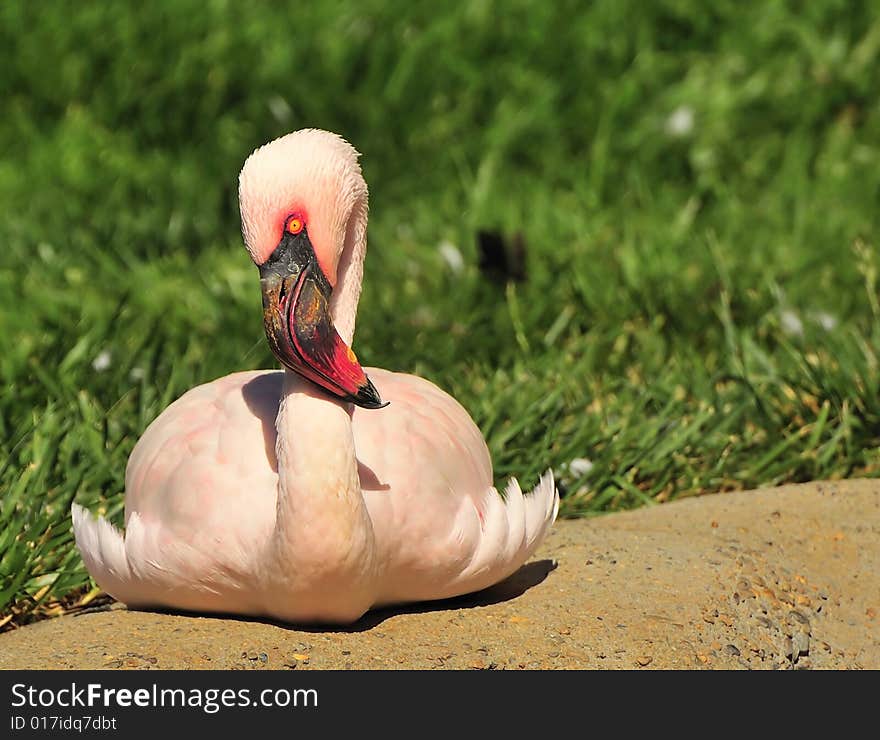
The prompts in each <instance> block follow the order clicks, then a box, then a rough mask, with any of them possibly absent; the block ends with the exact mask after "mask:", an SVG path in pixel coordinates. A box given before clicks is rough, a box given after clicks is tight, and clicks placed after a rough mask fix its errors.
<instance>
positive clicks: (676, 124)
mask: <svg viewBox="0 0 880 740" xmlns="http://www.w3.org/2000/svg"><path fill="white" fill-rule="evenodd" d="M693 130H694V109H693V108H691V107H690V106H689V105H680V106H678V108H676V109H675V110H674V111H672V113H670V114H669V118H667V119H666V133H667V134H668V135H669V136H671V137H673V138H674V139H682V138H684V137H685V136H688V135H689V134H690V133H691V132H693Z"/></svg>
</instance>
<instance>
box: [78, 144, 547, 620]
mask: <svg viewBox="0 0 880 740" xmlns="http://www.w3.org/2000/svg"><path fill="white" fill-rule="evenodd" d="M291 136H295V135H291ZM325 136H331V135H329V134H327V135H325ZM338 141H341V140H337V139H334V140H333V144H334V146H338V143H337V142H338ZM328 156H333V153H332V152H331V154H330V155H328ZM357 174H358V175H359V169H358V170H357ZM249 247H250V244H249ZM318 251H319V247H317V246H316V248H315V252H316V253H317V252H318ZM318 257H319V260H320V262H321V264H322V265H327V264H331V265H332V269H333V271H334V272H336V268H337V267H338V264H333V263H334V257H333V255H332V254H329V255H328V254H327V253H324V254H320V253H319V254H318ZM337 258H338V259H340V260H341V262H342V267H340V268H339V271H340V272H341V273H345V272H346V265H347V264H348V262H347V261H346V259H345V258H344V257H342V258H339V257H338V255H337ZM322 269H323V267H322ZM326 272H329V269H327V270H326ZM348 273H349V275H355V276H356V279H357V280H358V281H359V280H360V270H359V269H356V270H353V271H352V270H348ZM342 279H343V280H344V279H345V278H344V277H343V278H342ZM342 292H343V293H345V291H344V290H343V291H342ZM358 293H359V286H358V287H357V290H353V289H352V288H351V287H349V290H348V294H349V295H352V294H354V295H355V303H356V298H357V294H358ZM335 308H336V311H337V313H340V312H344V311H345V310H346V309H345V308H344V307H343V308H340V307H339V306H336V307H335ZM351 310H353V309H351ZM349 322H350V324H351V327H352V328H351V331H349V332H346V333H347V334H351V333H352V332H353V323H354V322H353V317H350V319H349ZM337 323H338V324H342V323H346V317H342V320H337ZM340 341H344V340H340ZM348 341H349V342H350V337H349V338H348ZM353 357H354V356H353V354H352V355H351V358H353ZM358 370H360V368H359V366H358ZM365 371H366V374H367V375H368V376H369V378H370V379H371V381H372V382H373V383H375V386H376V388H378V389H379V390H380V391H381V394H382V397H383V399H384V400H385V401H387V402H389V404H390V405H388V406H387V407H384V408H378V409H377V408H376V406H375V405H373V406H371V407H368V408H360V407H358V406H352V405H351V403H349V402H346V400H344V399H341V398H333V397H330V396H328V394H327V393H326V392H325V391H324V390H322V389H320V388H318V387H317V386H316V385H315V384H314V383H312V382H310V381H309V380H305V379H304V378H302V377H300V376H299V375H298V374H297V373H295V372H292V371H291V370H289V369H288V370H284V371H253V372H240V373H235V374H232V375H229V376H226V377H223V378H220V379H218V380H216V381H214V382H211V383H207V384H204V385H201V386H198V387H196V388H193V389H192V390H190V391H188V392H187V393H185V394H184V395H183V396H181V397H180V398H179V399H178V400H177V401H175V402H174V403H172V404H171V405H170V406H169V407H168V408H167V409H166V410H165V411H164V412H163V413H162V414H161V415H160V416H159V417H158V418H156V420H155V421H154V422H153V423H152V424H151V425H150V426H149V427H148V429H147V430H146V432H145V433H144V435H143V436H142V438H141V439H140V441H139V442H138V444H137V445H136V447H135V449H134V451H133V452H132V454H131V457H130V459H129V464H128V468H127V470H126V499H125V524H126V531H125V534H124V535H123V533H122V532H120V531H119V530H117V529H116V528H115V527H113V526H112V525H111V524H109V523H108V522H107V521H106V520H103V519H96V518H93V517H92V516H91V515H89V514H88V513H87V512H86V511H85V510H84V509H82V508H81V507H79V506H76V505H74V507H73V522H74V532H75V536H76V540H77V544H78V546H79V549H80V551H81V553H82V556H83V559H84V562H85V564H86V567H87V568H88V570H89V572H90V573H91V574H92V576H93V577H94V578H95V580H96V581H97V582H98V584H99V585H101V586H102V588H104V590H106V591H107V592H109V593H110V594H111V595H113V596H114V597H116V598H117V599H119V600H121V601H123V602H125V603H126V604H128V605H129V606H132V607H140V608H150V607H172V608H177V609H186V610H195V611H208V612H223V613H239V614H247V615H260V616H269V617H273V618H277V619H281V620H284V621H291V622H315V621H319V622H350V621H353V620H355V619H357V618H358V617H360V616H361V615H362V614H363V613H364V612H365V611H367V610H368V609H370V608H372V607H375V606H379V605H383V604H393V603H401V602H410V601H422V600H430V599H441V598H447V597H451V596H455V595H459V594H463V593H468V592H471V591H476V590H479V589H482V588H485V587H487V586H489V585H491V584H493V583H496V582H497V581H500V580H501V579H503V578H505V577H506V576H508V575H510V574H511V573H512V572H514V571H515V570H516V569H517V568H518V567H519V566H520V565H521V564H522V563H524V562H525V561H526V559H527V558H528V557H529V556H530V555H531V554H532V553H533V552H534V550H535V548H536V547H537V546H538V544H539V543H540V542H541V540H542V539H543V537H544V535H545V533H546V532H547V530H548V528H549V526H550V525H551V524H552V522H553V521H554V519H555V517H556V512H557V509H558V496H557V493H556V489H555V486H554V484H553V479H552V475H551V474H550V473H549V472H548V474H547V475H545V476H544V478H543V479H542V480H541V482H540V483H539V485H538V486H537V488H536V489H535V490H534V491H533V492H532V493H531V494H529V495H526V496H524V495H523V494H522V492H521V491H520V488H519V485H518V484H517V482H516V481H515V480H511V482H510V484H509V485H508V487H507V489H506V493H505V497H504V498H502V496H501V495H500V494H499V492H498V491H497V490H496V489H495V488H494V487H493V481H492V464H491V460H490V457H489V452H488V449H487V448H486V444H485V442H484V441H483V438H482V435H481V434H480V431H479V430H478V428H477V427H476V425H475V424H474V422H473V421H472V420H471V418H470V417H469V416H468V414H467V412H466V411H465V410H464V409H463V408H462V407H461V405H460V404H459V403H458V402H457V401H455V399H453V398H452V397H451V396H449V395H448V394H446V393H445V392H443V391H442V390H440V389H439V388H437V387H436V386H435V385H433V384H432V383H430V382H428V381H426V380H424V379H422V378H418V377H415V376H412V375H406V374H400V373H393V372H389V371H386V370H381V369H376V368H366V369H365Z"/></svg>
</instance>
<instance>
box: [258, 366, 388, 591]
mask: <svg viewBox="0 0 880 740" xmlns="http://www.w3.org/2000/svg"><path fill="white" fill-rule="evenodd" d="M351 412H352V407H351V406H350V404H346V403H343V402H341V401H337V400H334V399H332V398H330V397H329V396H327V395H326V394H325V393H324V392H323V391H322V390H320V389H319V388H317V387H316V386H315V385H313V384H312V383H310V382H309V381H307V380H304V379H303V378H301V377H300V376H299V375H297V374H296V373H294V372H291V371H290V370H286V371H285V374H284V382H283V389H282V393H281V401H280V404H279V409H278V416H277V418H276V428H277V431H278V437H277V443H276V455H277V459H278V499H277V504H276V523H275V534H274V552H273V556H274V559H275V565H274V567H272V569H271V570H272V572H273V573H274V576H273V577H275V578H278V579H280V580H282V581H284V583H283V584H280V585H281V586H283V588H284V589H286V591H285V593H289V594H290V595H291V597H292V598H294V597H295V595H296V594H297V593H302V591H303V589H308V588H309V587H310V584H312V583H316V584H319V583H323V582H327V579H328V574H329V576H330V577H331V578H332V579H335V582H337V583H339V585H340V587H341V586H347V585H348V582H349V581H351V583H352V584H354V585H351V588H355V589H356V588H364V587H366V586H371V585H372V580H373V578H372V576H373V574H374V571H375V557H374V538H373V527H372V522H371V520H370V516H369V513H368V511H367V507H366V504H365V502H364V498H363V494H362V492H361V486H360V477H359V475H358V465H357V457H356V454H355V447H354V437H353V435H352V428H351ZM276 585H279V584H276Z"/></svg>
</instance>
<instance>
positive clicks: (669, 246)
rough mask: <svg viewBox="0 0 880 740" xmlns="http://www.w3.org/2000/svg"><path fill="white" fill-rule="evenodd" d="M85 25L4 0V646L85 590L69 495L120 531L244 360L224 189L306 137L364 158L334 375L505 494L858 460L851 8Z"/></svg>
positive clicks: (700, 480) (860, 19) (840, 470)
mask: <svg viewBox="0 0 880 740" xmlns="http://www.w3.org/2000/svg"><path fill="white" fill-rule="evenodd" d="M103 5H104V7H100V8H99V7H98V6H97V5H96V6H95V7H93V8H86V7H85V5H82V6H80V5H77V6H70V5H67V4H64V5H62V4H60V3H58V4H51V3H39V4H36V3H31V2H13V1H10V2H5V3H2V4H0V100H2V102H3V115H2V117H0V150H2V157H0V203H2V205H3V218H2V219H0V255H2V256H0V373H2V390H0V466H2V467H0V626H2V625H3V624H5V626H6V627H7V628H9V627H11V626H14V625H16V624H21V623H24V622H26V621H28V620H29V619H32V618H34V617H35V616H38V615H41V614H47V613H48V614H51V613H57V612H58V611H59V610H60V609H61V608H62V606H61V605H65V606H66V605H69V604H71V603H76V602H77V600H78V599H80V598H81V596H82V595H83V594H84V593H88V592H89V581H88V576H87V574H86V572H85V570H84V568H83V566H82V563H81V562H80V559H79V556H78V554H77V552H76V549H75V548H74V547H73V545H72V539H71V532H70V519H69V508H70V504H71V502H72V501H73V500H76V501H78V502H80V503H83V504H85V505H87V506H89V507H91V508H92V509H94V510H98V511H102V512H104V513H107V514H109V515H110V516H111V518H113V519H114V520H115V521H119V520H120V518H121V511H122V506H123V503H122V500H123V488H124V482H123V477H124V470H125V463H126V459H127V456H128V454H129V452H130V450H131V448H132V446H133V445H134V443H135V441H136V440H137V438H138V436H139V435H140V433H141V432H142V431H143V430H144V428H145V427H146V425H147V424H149V422H150V421H151V420H152V419H153V418H155V417H156V415H157V414H159V412H160V411H161V410H162V409H163V408H164V407H165V406H166V405H167V404H168V403H169V402H170V401H171V400H173V399H174V398H176V397H177V396H179V395H180V394H181V393H183V392H184V391H185V390H186V389H187V388H189V387H191V386H193V385H195V384H197V383H201V382H204V381H208V380H211V379H213V378H216V377H218V376H220V375H224V374H227V373H229V372H232V371H234V370H239V369H246V368H257V367H269V366H272V365H273V361H272V358H271V356H270V354H269V351H268V349H267V347H266V343H265V341H264V339H263V336H262V326H261V314H260V298H259V293H258V287H257V273H256V270H255V269H254V268H253V266H252V265H251V264H250V262H249V260H248V258H247V255H246V253H245V251H244V250H243V248H242V245H241V237H240V233H239V220H238V209H237V202H236V177H237V174H238V170H239V168H240V166H241V164H242V162H243V160H244V158H245V157H246V156H247V154H248V153H249V152H250V151H251V150H252V149H253V148H254V147H256V146H258V145H259V144H261V143H263V142H265V141H268V140H269V139H271V138H274V137H275V136H278V135H281V134H283V133H285V132H287V131H289V130H293V129H296V128H300V127H304V126H318V127H321V128H327V129H331V130H334V131H337V132H339V133H341V134H343V135H345V136H346V137H347V138H349V139H350V140H351V141H352V142H353V143H354V144H355V145H356V146H357V147H358V148H359V149H360V150H361V151H362V152H363V154H364V157H363V160H362V162H363V166H364V171H365V174H366V177H367V181H368V182H369V184H370V185H371V203H372V209H371V221H370V253H369V255H368V259H367V268H366V283H365V292H364V296H363V300H362V302H361V312H360V320H359V325H358V335H357V339H356V343H355V347H356V349H357V352H358V355H359V356H360V357H361V358H362V359H363V360H364V361H365V362H366V363H367V364H371V365H378V366H383V367H387V368H391V369H395V370H401V371H407V372H415V373H418V374H421V375H424V376H426V377H428V378H430V379H432V380H434V381H435V382H437V383H439V384H440V385H441V386H443V387H444V388H446V389H447V390H449V391H450V392H451V393H453V394H454V395H455V396H456V397H457V398H459V399H460V400H461V402H462V403H463V404H464V405H465V407H467V408H468V409H469V410H470V412H471V413H472V414H473V416H474V418H475V419H476V421H477V423H478V424H479V425H480V427H481V428H482V429H483V431H484V433H485V434H486V437H487V439H488V442H489V446H490V448H491V451H492V455H493V459H494V461H495V466H496V467H495V470H496V475H497V478H498V480H499V482H500V481H502V480H503V479H504V478H505V477H507V476H509V475H517V476H519V477H520V479H521V480H522V481H523V482H524V483H525V484H532V483H534V481H535V480H536V478H537V476H538V475H539V474H540V472H541V471H543V470H544V469H546V468H548V467H553V468H554V469H555V470H557V471H558V472H559V473H560V474H561V481H562V485H563V488H564V492H565V497H564V499H563V505H562V512H563V514H565V515H588V514H594V513H597V512H602V511H609V510H617V509H624V508H629V507H635V506H641V505H645V504H650V503H653V502H658V501H667V500H670V499H673V498H676V497H680V496H686V495H695V494H701V493H706V492H711V491H719V490H730V489H738V488H747V487H752V486H758V485H763V484H778V483H782V482H786V481H804V480H809V479H813V478H835V477H842V476H873V475H877V474H878V470H880V449H878V444H880V398H878V387H880V367H878V356H880V308H878V263H880V259H878V258H877V247H878V246H880V245H878V235H877V234H878V230H877V227H878V222H880V77H878V76H877V74H876V70H877V69H878V67H880V17H878V16H877V15H876V13H872V12H870V8H871V4H870V3H855V2H843V1H839V2H835V1H834V0H821V1H818V0H817V2H812V3H795V2H790V3H784V2H752V3H741V2H734V1H732V0H731V1H727V2H725V1H720V2H713V3H705V2H702V1H701V0H669V1H667V2H660V3H641V2H628V3H627V2H619V0H611V1H608V2H597V3H590V4H588V3H575V2H567V3H544V4H540V3H528V2H504V3H500V2H499V3H492V2H471V3H465V4H462V5H460V6H459V7H457V8H449V9H446V10H443V11H440V10H438V8H439V6H436V4H424V6H420V7H417V8H416V9H413V8H412V7H411V4H410V3H408V2H403V0H386V2H361V1H358V2H355V1H354V0H349V1H348V2H342V3H337V4H332V3H311V4H308V6H307V5H306V4H303V3H297V4H295V6H293V7H295V9H291V10H287V11H283V12H281V11H279V10H277V9H270V6H269V4H265V5H257V4H254V7H251V5H247V4H244V3H232V2H220V1H215V2H210V3H203V2H200V1H199V2H195V1H191V2H180V1H178V2H175V3H167V4H165V7H164V8H163V7H161V6H162V4H151V5H150V6H149V7H148V8H145V9H142V10H139V11H134V10H133V9H132V8H131V7H128V6H129V4H126V3H118V4H103ZM676 124H677V125H678V130H677V132H676V130H675V126H676ZM688 124H690V126H689V125H688ZM484 228H485V229H496V230H500V231H501V232H503V233H505V234H507V235H512V234H515V233H521V234H522V235H523V237H524V239H525V242H526V245H527V279H526V280H525V281H522V282H516V283H514V282H511V283H509V284H507V285H505V284H498V283H496V282H491V281H488V280H486V279H485V278H484V276H483V275H482V274H481V273H480V271H479V269H478V267H477V265H478V259H477V251H476V246H475V234H476V232H477V231H478V230H479V229H484ZM443 242H448V243H450V244H452V245H455V246H456V247H457V249H458V250H459V251H460V253H461V254H462V256H463V261H464V267H463V269H462V270H461V271H460V272H455V271H454V270H452V269H451V268H450V266H449V265H448V264H447V262H446V261H445V260H444V258H443V256H442V254H441V251H440V250H439V249H438V247H439V245H440V244H441V243H443ZM99 357H100V358H102V359H108V360H109V363H108V364H107V367H106V368H104V369H96V367H95V360H96V358H99ZM100 367H101V363H100V362H99V363H98V368H100ZM578 458H586V459H588V460H590V461H591V462H592V463H593V465H592V468H591V469H589V470H586V469H585V466H576V470H579V471H580V472H578V473H577V474H574V473H571V472H568V471H567V464H568V463H569V462H570V461H572V460H575V459H578Z"/></svg>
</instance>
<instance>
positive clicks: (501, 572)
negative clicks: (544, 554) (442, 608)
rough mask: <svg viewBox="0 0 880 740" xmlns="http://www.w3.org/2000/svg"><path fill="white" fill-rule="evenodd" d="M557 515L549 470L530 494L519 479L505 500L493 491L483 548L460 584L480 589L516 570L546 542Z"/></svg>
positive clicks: (511, 484)
mask: <svg viewBox="0 0 880 740" xmlns="http://www.w3.org/2000/svg"><path fill="white" fill-rule="evenodd" d="M558 512H559V493H558V492H557V490H556V484H555V482H554V480H553V472H552V471H550V470H548V471H547V472H546V473H545V474H544V475H543V476H542V477H541V480H540V481H539V482H538V485H537V486H535V488H534V489H533V490H532V491H531V492H529V493H527V494H523V492H522V489H521V488H520V485H519V483H518V482H517V480H516V478H511V479H510V481H509V482H508V484H507V488H506V489H505V491H504V498H502V497H501V496H499V495H498V492H497V491H496V490H495V489H494V488H493V489H490V491H489V495H488V498H487V499H486V502H485V511H484V514H483V517H484V519H485V524H484V527H483V533H482V538H481V540H480V546H479V549H478V550H477V552H476V553H475V555H474V558H473V560H472V561H471V563H470V565H469V566H468V568H467V569H466V570H465V572H464V573H462V577H461V579H460V581H459V583H463V584H467V586H468V588H469V589H470V590H478V589H480V588H485V587H486V586H490V585H492V584H493V583H497V582H498V581H500V580H502V579H504V578H506V577H507V576H509V575H510V574H511V573H513V572H514V571H516V570H517V569H518V568H519V567H520V566H521V565H522V564H523V563H525V562H526V560H528V559H529V558H530V557H531V556H532V554H533V553H534V552H535V550H537V549H538V546H539V545H540V544H541V542H543V541H544V537H546V535H547V532H548V531H549V529H550V526H551V525H552V524H553V522H554V521H556V515H557V513H558Z"/></svg>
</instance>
